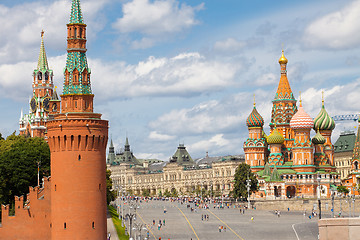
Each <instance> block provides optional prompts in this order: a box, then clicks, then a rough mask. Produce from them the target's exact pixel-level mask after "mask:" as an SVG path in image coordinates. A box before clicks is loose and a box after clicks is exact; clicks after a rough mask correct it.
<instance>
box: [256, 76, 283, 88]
mask: <svg viewBox="0 0 360 240" xmlns="http://www.w3.org/2000/svg"><path fill="white" fill-rule="evenodd" d="M277 81H278V79H277V77H276V75H275V74H274V73H265V74H262V75H261V76H259V77H258V78H256V79H255V81H254V84H255V85H257V86H266V85H274V84H276V82H277Z"/></svg>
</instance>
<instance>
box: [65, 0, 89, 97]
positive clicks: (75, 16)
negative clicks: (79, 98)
mask: <svg viewBox="0 0 360 240" xmlns="http://www.w3.org/2000/svg"><path fill="white" fill-rule="evenodd" d="M67 27H68V48H67V52H68V53H67V58H66V66H65V69H64V75H65V76H64V77H65V79H64V80H65V81H64V87H63V94H64V95H74V94H76V95H78V94H85V95H89V94H92V91H91V84H90V74H91V69H90V68H89V67H88V62H87V58H86V36H85V32H86V25H85V24H84V21H83V17H82V13H81V8H80V0H72V6H71V15H70V23H69V24H67Z"/></svg>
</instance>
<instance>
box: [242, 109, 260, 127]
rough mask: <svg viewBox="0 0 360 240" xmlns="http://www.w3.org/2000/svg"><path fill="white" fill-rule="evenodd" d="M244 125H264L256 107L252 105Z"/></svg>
mask: <svg viewBox="0 0 360 240" xmlns="http://www.w3.org/2000/svg"><path fill="white" fill-rule="evenodd" d="M246 125H247V126H248V127H262V126H264V119H263V118H262V116H261V115H260V113H259V112H258V111H257V110H256V107H255V106H254V108H253V110H252V112H251V114H250V115H249V117H248V118H247V120H246Z"/></svg>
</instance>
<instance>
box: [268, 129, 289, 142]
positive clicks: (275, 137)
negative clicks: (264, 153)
mask: <svg viewBox="0 0 360 240" xmlns="http://www.w3.org/2000/svg"><path fill="white" fill-rule="evenodd" d="M284 141H285V139H284V137H283V135H282V134H281V133H279V131H278V130H277V129H276V128H275V129H274V131H273V132H272V133H271V134H270V135H269V136H268V138H267V142H268V144H283V143H284Z"/></svg>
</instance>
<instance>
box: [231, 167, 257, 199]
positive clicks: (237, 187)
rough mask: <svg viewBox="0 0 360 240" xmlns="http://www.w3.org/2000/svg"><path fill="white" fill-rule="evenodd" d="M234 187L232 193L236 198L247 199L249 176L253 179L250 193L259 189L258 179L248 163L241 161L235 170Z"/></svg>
mask: <svg viewBox="0 0 360 240" xmlns="http://www.w3.org/2000/svg"><path fill="white" fill-rule="evenodd" d="M234 178H235V179H234V181H235V184H234V189H233V190H232V192H231V195H232V196H233V197H234V198H244V199H247V196H248V193H247V187H246V180H247V179H248V178H249V179H250V180H251V185H250V194H251V193H253V192H256V191H257V190H258V180H257V179H256V176H255V175H254V173H253V172H252V171H251V170H250V166H249V165H248V164H246V163H241V164H240V165H239V166H238V167H237V168H236V171H235V176H234Z"/></svg>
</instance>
